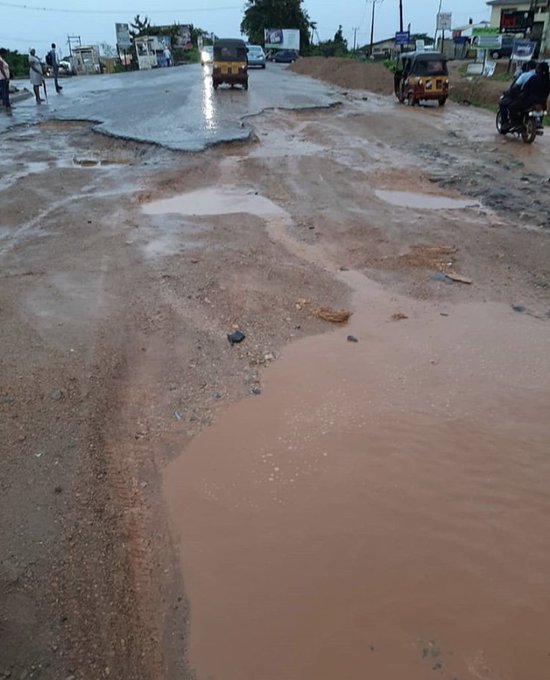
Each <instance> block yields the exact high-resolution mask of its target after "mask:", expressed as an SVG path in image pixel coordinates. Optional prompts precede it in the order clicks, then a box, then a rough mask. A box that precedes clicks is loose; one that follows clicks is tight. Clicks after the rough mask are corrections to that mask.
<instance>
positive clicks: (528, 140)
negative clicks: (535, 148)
mask: <svg viewBox="0 0 550 680" xmlns="http://www.w3.org/2000/svg"><path fill="white" fill-rule="evenodd" d="M536 137H537V126H536V124H535V121H534V120H533V119H532V118H527V121H526V122H525V126H524V128H523V130H522V132H521V139H522V140H523V142H524V143H525V144H532V143H533V142H534V141H535V139H536Z"/></svg>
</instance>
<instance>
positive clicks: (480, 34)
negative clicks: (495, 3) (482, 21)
mask: <svg viewBox="0 0 550 680" xmlns="http://www.w3.org/2000/svg"><path fill="white" fill-rule="evenodd" d="M472 37H473V38H474V39H475V44H474V47H475V48H476V49H477V50H498V49H500V48H501V46H502V36H501V35H500V34H499V32H498V28H493V27H491V26H484V27H483V28H473V29H472Z"/></svg>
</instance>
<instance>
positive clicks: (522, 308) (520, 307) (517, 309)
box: [512, 305, 527, 314]
mask: <svg viewBox="0 0 550 680" xmlns="http://www.w3.org/2000/svg"><path fill="white" fill-rule="evenodd" d="M512 309H513V310H514V312H519V313H520V314H523V312H526V311H527V307H525V306H524V305H512Z"/></svg>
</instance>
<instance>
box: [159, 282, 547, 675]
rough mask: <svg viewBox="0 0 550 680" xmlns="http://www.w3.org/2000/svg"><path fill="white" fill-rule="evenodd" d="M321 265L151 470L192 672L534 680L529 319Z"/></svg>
mask: <svg viewBox="0 0 550 680" xmlns="http://www.w3.org/2000/svg"><path fill="white" fill-rule="evenodd" d="M342 277H343V278H344V280H347V281H348V282H349V283H350V285H352V286H353V287H354V288H355V289H356V291H357V293H356V313H355V315H354V316H353V317H352V321H351V323H350V324H349V326H348V327H346V328H343V329H339V330H336V331H335V332H331V333H328V334H325V335H322V336H318V337H312V338H308V339H305V340H302V341H300V342H297V343H295V344H294V345H292V346H290V347H288V348H287V349H286V350H285V352H284V353H283V356H282V358H281V360H279V361H278V362H276V363H275V364H273V365H272V366H271V367H270V368H269V369H267V370H266V371H265V373H264V384H263V392H262V395H261V396H255V397H250V398H248V399H245V400H244V401H242V402H240V403H237V404H236V405H234V406H233V407H232V408H230V409H229V410H228V411H227V412H226V414H225V415H224V416H223V417H222V418H221V419H220V420H219V422H217V424H215V425H214V426H213V427H211V428H209V429H208V430H206V431H204V432H203V433H202V434H201V435H200V436H198V437H197V438H196V439H195V440H194V441H193V442H192V443H191V445H190V446H189V447H188V448H187V449H186V450H185V451H184V452H183V453H182V455H181V456H180V457H179V458H178V459H177V460H176V461H175V462H173V463H172V464H171V465H170V466H169V467H168V469H167V470H166V474H165V492H166V497H167V500H168V503H169V507H170V511H171V516H172V521H173V527H174V532H175V536H176V537H177V540H178V541H179V545H180V549H181V560H182V570H183V571H182V573H183V578H184V581H185V585H186V591H187V594H188V596H189V598H190V603H191V636H190V642H189V653H190V659H191V663H192V664H193V666H194V667H195V668H196V671H197V678H198V680H206V679H210V678H212V679H215V680H336V679H340V678H341V679H344V678H345V679H350V680H351V679H358V680H359V679H363V678H372V679H373V680H378V679H379V680H405V678H406V679H407V680H425V679H426V678H430V677H441V678H445V680H453V679H456V680H470V679H475V680H523V679H526V680H527V679H529V680H548V678H549V677H550V642H549V640H548V611H549V608H550V579H549V576H548V575H549V574H550V547H549V536H550V494H549V493H548V479H549V474H550V456H549V450H550V448H549V442H550V425H549V424H548V413H549V412H550V371H549V370H548V356H550V336H549V335H548V328H547V325H546V324H545V322H543V321H540V320H537V319H534V318H532V317H528V316H525V315H519V314H516V313H515V312H514V311H512V310H511V309H509V308H506V307H504V306H499V305H490V304H465V305H462V306H457V307H453V308H449V307H447V308H446V309H439V308H437V306H436V305H434V304H432V303H429V304H427V303H420V302H414V301H411V300H406V299H399V298H395V297H390V296H388V295H387V294H386V293H385V292H383V291H382V290H380V289H379V288H378V287H377V286H375V285H374V284H371V283H369V282H367V281H366V280H364V279H363V278H362V277H360V276H358V275H356V274H354V273H353V272H349V273H345V274H342ZM441 312H444V313H445V316H443V315H442V314H441ZM395 313H402V314H405V315H406V316H408V318H406V319H404V320H401V321H391V320H390V319H391V317H392V315H393V314H395ZM350 333H351V334H353V335H354V336H356V337H357V339H358V340H359V342H357V343H352V342H348V341H347V340H346V337H347V335H348V334H350ZM245 342H246V341H245Z"/></svg>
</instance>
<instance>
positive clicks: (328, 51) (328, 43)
mask: <svg viewBox="0 0 550 680" xmlns="http://www.w3.org/2000/svg"><path fill="white" fill-rule="evenodd" d="M307 54H308V55H309V56H312V57H315V56H318V57H347V56H349V51H348V41H347V40H346V39H345V38H344V35H343V33H342V26H338V30H337V31H336V33H335V34H334V38H333V39H332V40H324V41H322V42H320V43H319V44H318V45H311V46H310V48H309V50H308V51H307Z"/></svg>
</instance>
